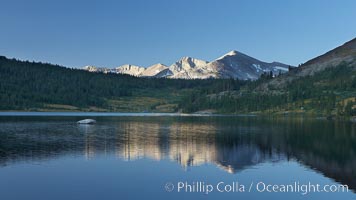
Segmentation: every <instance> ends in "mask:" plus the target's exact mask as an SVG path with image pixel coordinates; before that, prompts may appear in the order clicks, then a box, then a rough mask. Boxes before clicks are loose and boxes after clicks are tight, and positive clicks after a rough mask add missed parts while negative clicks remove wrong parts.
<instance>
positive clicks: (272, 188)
mask: <svg viewBox="0 0 356 200" xmlns="http://www.w3.org/2000/svg"><path fill="white" fill-rule="evenodd" d="M164 187H165V190H166V191H168V192H184V193H204V194H209V193H212V192H221V193H223V192H224V193H225V192H236V193H239V192H240V193H243V192H260V193H263V192H267V193H289V192H291V193H300V194H302V195H306V194H309V193H318V192H326V193H328V192H331V193H335V192H348V191H349V188H348V186H347V185H341V184H325V185H321V184H317V183H315V184H314V183H311V182H307V183H300V182H298V181H296V182H292V183H290V184H271V183H265V182H263V181H259V182H256V183H254V182H251V183H250V184H241V183H239V182H230V183H228V182H223V181H221V182H217V183H215V184H211V183H206V182H204V181H197V182H187V181H179V182H176V183H171V182H168V183H166V185H165V186H164Z"/></svg>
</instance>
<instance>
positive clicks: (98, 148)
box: [0, 117, 356, 189]
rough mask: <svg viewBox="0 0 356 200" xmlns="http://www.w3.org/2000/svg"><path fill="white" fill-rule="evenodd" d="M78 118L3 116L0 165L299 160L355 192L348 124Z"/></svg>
mask: <svg viewBox="0 0 356 200" xmlns="http://www.w3.org/2000/svg"><path fill="white" fill-rule="evenodd" d="M78 119H79V118H78V117H61V118H56V117H50V118H49V117H46V118H42V117H26V118H21V117H13V118H11V117H10V118H9V117H7V118H1V119H0V166H1V165H3V166H4V165H12V164H14V163H17V162H34V161H36V162H38V161H40V162H41V161H46V160H48V159H52V158H56V157H60V156H63V155H84V156H85V157H86V158H87V159H93V158H95V156H96V155H101V154H108V155H114V156H116V157H118V158H120V159H123V160H128V161H130V160H135V159H141V158H149V159H154V160H161V159H169V160H171V161H174V162H177V163H179V164H180V165H181V166H182V167H183V168H185V169H186V168H189V167H192V166H199V165H202V164H209V163H210V164H215V165H216V166H218V167H220V168H221V169H223V170H225V171H226V172H228V173H237V172H239V171H241V170H244V169H248V168H252V167H253V166H255V165H257V164H259V163H264V162H279V161H285V160H290V159H293V160H296V161H298V162H300V163H301V164H303V165H305V166H307V167H309V168H310V169H312V170H315V171H318V172H321V173H322V174H324V176H326V177H329V178H332V179H334V180H336V181H338V182H341V183H342V184H348V185H349V188H351V189H356V134H355V125H352V124H350V123H346V122H345V123H341V122H330V121H320V120H319V121H318V120H310V119H308V120H307V119H280V120H271V119H263V118H257V117H97V118H96V120H97V121H98V124H96V125H77V124H75V123H73V122H75V121H76V120H78Z"/></svg>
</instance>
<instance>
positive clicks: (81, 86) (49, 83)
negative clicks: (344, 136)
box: [0, 56, 244, 112]
mask: <svg viewBox="0 0 356 200" xmlns="http://www.w3.org/2000/svg"><path fill="white" fill-rule="evenodd" d="M241 84H244V83H243V82H240V81H238V80H233V79H225V80H223V79H222V80H212V79H207V80H180V79H164V78H160V79H158V78H138V77H134V76H129V75H120V74H103V73H91V72H87V71H84V70H79V69H69V68H65V67H61V66H58V65H52V64H46V63H38V62H28V61H25V62H24V61H18V60H16V59H8V58H6V57H4V56H1V57H0V102H1V104H0V110H40V111H41V110H42V109H44V110H67V109H69V110H87V111H98V110H101V111H135V112H142V111H155V110H156V107H157V106H161V107H164V105H168V107H169V108H168V109H167V108H165V109H166V110H165V109H163V110H158V111H169V112H173V111H177V110H178V107H177V105H178V102H179V101H180V100H181V97H182V96H183V95H185V94H187V95H189V94H190V93H192V92H193V91H196V90H198V91H203V90H204V91H208V92H210V93H212V92H219V91H225V90H237V89H239V87H240V85H241Z"/></svg>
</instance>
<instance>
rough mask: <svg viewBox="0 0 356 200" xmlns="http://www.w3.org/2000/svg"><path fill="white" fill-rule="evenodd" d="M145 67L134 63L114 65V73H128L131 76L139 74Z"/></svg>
mask: <svg viewBox="0 0 356 200" xmlns="http://www.w3.org/2000/svg"><path fill="white" fill-rule="evenodd" d="M145 70H146V68H144V67H139V66H136V65H129V64H127V65H122V66H120V67H116V73H118V74H129V75H132V76H141V74H142V72H144V71H145Z"/></svg>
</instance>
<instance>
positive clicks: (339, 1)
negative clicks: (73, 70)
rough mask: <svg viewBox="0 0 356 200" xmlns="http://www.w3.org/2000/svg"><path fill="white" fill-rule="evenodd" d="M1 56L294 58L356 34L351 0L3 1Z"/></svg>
mask: <svg viewBox="0 0 356 200" xmlns="http://www.w3.org/2000/svg"><path fill="white" fill-rule="evenodd" d="M0 27H1V28H0V55H4V56H7V57H11V58H12V57H15V58H19V59H22V60H31V61H32V60H35V61H43V62H50V63H54V64H60V65H64V66H68V67H82V66H85V65H96V66H104V67H115V66H119V65H122V64H126V63H130V64H136V65H140V66H149V65H151V64H155V63H158V62H160V63H164V64H167V65H170V64H172V63H173V62H175V61H176V60H178V59H179V58H181V57H183V56H191V57H195V58H199V59H204V60H208V61H210V60H213V59H215V58H217V57H219V56H221V55H223V54H225V53H227V52H228V51H230V50H238V51H241V52H244V53H246V54H248V55H250V56H253V57H255V58H258V59H260V60H263V61H280V62H284V63H287V64H292V65H297V64H299V63H301V62H305V61H306V60H308V59H310V58H313V57H315V56H317V55H320V54H322V53H324V52H326V51H328V50H330V49H332V48H334V47H336V46H338V45H341V44H343V43H344V42H346V41H348V40H351V39H352V38H354V37H356V1H355V0H268V1H266V0H245V1H239V0H230V1H229V0H176V1H173V0H141V1H139V0H127V1H126V0H125V1H124V0H117V1H105V0H102V1H99V0H97V1H90V0H82V1H79V0H78V1H76V0H58V1H49V0H31V1H30V0H22V1H20V0H1V5H0Z"/></svg>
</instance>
